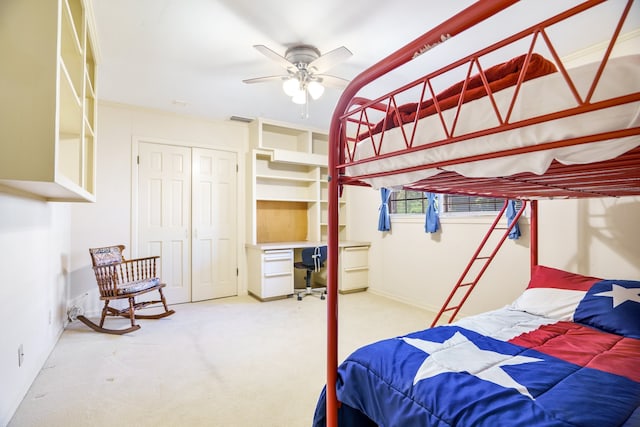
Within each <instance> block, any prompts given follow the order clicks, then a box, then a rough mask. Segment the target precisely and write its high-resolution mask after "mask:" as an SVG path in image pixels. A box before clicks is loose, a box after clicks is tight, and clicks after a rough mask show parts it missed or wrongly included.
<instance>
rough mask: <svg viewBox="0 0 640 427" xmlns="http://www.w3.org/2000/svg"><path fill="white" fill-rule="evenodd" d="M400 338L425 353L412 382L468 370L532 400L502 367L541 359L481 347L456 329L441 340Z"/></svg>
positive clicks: (527, 392) (524, 388) (527, 391)
mask: <svg viewBox="0 0 640 427" xmlns="http://www.w3.org/2000/svg"><path fill="white" fill-rule="evenodd" d="M402 340H403V341H404V342H406V343H407V344H409V345H412V346H413V347H415V348H417V349H420V350H422V351H424V352H425V353H428V354H429V355H428V356H427V358H426V359H425V361H424V362H423V363H422V365H421V366H420V368H419V369H418V372H417V373H416V375H415V377H414V379H413V384H414V385H415V384H416V383H417V382H418V381H420V380H423V379H426V378H431V377H434V376H436V375H438V374H442V373H445V372H468V373H469V374H471V375H473V376H475V377H477V378H480V379H482V380H484V381H489V382H492V383H494V384H497V385H500V386H502V387H506V388H514V389H516V390H517V391H518V392H519V393H521V394H523V395H524V396H527V397H529V398H530V399H532V400H533V396H531V394H530V393H529V390H527V388H526V387H525V386H523V385H522V384H520V383H518V382H517V381H516V380H514V379H513V378H511V377H510V376H509V374H507V373H506V372H505V371H504V370H503V369H502V366H509V365H520V364H523V363H531V362H540V361H542V360H543V359H537V358H534V357H526V356H513V355H510V354H502V353H496V352H494V351H490V350H482V349H480V348H478V347H477V346H476V345H475V344H474V343H473V342H471V341H470V340H469V339H468V338H467V337H465V336H464V335H463V334H461V333H460V332H456V333H455V334H454V335H453V336H452V337H451V338H449V339H448V340H446V341H445V342H443V343H439V342H432V341H425V340H421V339H416V338H402Z"/></svg>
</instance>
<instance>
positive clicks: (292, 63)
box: [243, 44, 352, 104]
mask: <svg viewBox="0 0 640 427" xmlns="http://www.w3.org/2000/svg"><path fill="white" fill-rule="evenodd" d="M253 47H255V48H256V49H257V50H258V51H259V52H260V53H262V54H263V55H264V56H266V57H267V58H269V59H271V60H273V61H275V62H277V63H278V64H280V65H281V66H282V67H284V68H285V69H286V70H287V74H286V75H279V76H267V77H257V78H254V79H246V80H243V82H244V83H262V82H270V81H278V80H279V81H282V88H283V90H284V92H285V93H286V94H287V95H289V96H290V97H291V100H292V101H293V102H294V103H296V104H307V101H308V99H309V96H310V97H311V98H312V99H318V98H320V96H322V94H323V93H324V88H325V86H329V87H335V88H339V89H343V88H344V87H345V86H346V85H347V83H349V81H348V80H345V79H343V78H340V77H335V76H331V75H328V74H324V73H325V71H327V70H328V69H329V68H331V67H333V66H334V65H336V64H337V63H339V62H341V61H344V60H345V59H347V58H349V57H350V56H351V55H352V53H351V51H350V50H349V49H347V48H346V47H344V46H341V47H339V48H337V49H334V50H332V51H330V52H327V53H325V54H324V55H321V54H320V51H319V50H318V49H317V48H316V47H314V46H311V45H306V44H301V45H295V46H292V47H290V48H288V49H287V51H286V52H285V54H284V56H281V55H279V54H278V53H276V52H274V51H273V50H271V49H269V48H268V47H266V46H264V45H260V44H259V45H255V46H253Z"/></svg>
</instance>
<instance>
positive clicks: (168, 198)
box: [136, 142, 191, 304]
mask: <svg viewBox="0 0 640 427" xmlns="http://www.w3.org/2000/svg"><path fill="white" fill-rule="evenodd" d="M138 153H139V165H138V241H139V250H138V254H137V255H136V256H150V255H159V256H160V257H161V258H160V268H159V271H158V274H159V276H160V278H161V279H162V281H163V282H165V283H166V284H167V287H166V288H165V291H164V292H165V296H166V297H167V302H169V303H170V304H176V303H182V302H189V301H191V271H190V268H189V261H190V256H191V253H190V250H191V245H190V238H189V231H190V229H191V219H190V218H191V149H190V148H188V147H180V146H172V145H164V144H154V143H146V142H141V143H140V144H139V146H138Z"/></svg>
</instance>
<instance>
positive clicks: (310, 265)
mask: <svg viewBox="0 0 640 427" xmlns="http://www.w3.org/2000/svg"><path fill="white" fill-rule="evenodd" d="M326 260H327V247H326V246H318V247H315V248H304V249H302V261H300V262H296V263H294V264H293V266H294V267H295V268H301V269H305V270H307V275H306V276H305V283H306V288H305V289H300V290H296V291H295V294H296V296H297V297H298V301H301V300H302V298H304V297H306V296H307V295H312V294H320V299H324V298H325V295H326V294H327V288H326V287H321V288H312V287H311V274H312V273H315V272H318V271H320V269H321V268H322V267H324V262H325V261H326Z"/></svg>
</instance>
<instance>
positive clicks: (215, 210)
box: [192, 148, 238, 301]
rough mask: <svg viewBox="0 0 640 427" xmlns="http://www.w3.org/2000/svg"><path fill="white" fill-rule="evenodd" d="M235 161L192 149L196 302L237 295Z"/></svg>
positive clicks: (230, 154) (231, 155)
mask: <svg viewBox="0 0 640 427" xmlns="http://www.w3.org/2000/svg"><path fill="white" fill-rule="evenodd" d="M236 157H237V156H236V153H233V152H226V151H219V150H208V149H200V148H194V149H193V194H194V198H193V230H192V248H193V257H192V271H193V286H192V292H193V295H192V300H193V301H200V300H205V299H211V298H221V297H227V296H233V295H237V294H238V279H237V265H238V262H237V243H236V240H237V239H236V236H237V227H238V225H237V212H236V206H237V182H236V181H237V169H236V165H237V158H236Z"/></svg>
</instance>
